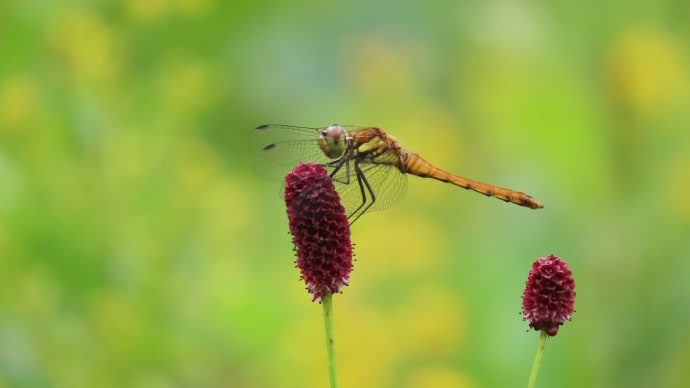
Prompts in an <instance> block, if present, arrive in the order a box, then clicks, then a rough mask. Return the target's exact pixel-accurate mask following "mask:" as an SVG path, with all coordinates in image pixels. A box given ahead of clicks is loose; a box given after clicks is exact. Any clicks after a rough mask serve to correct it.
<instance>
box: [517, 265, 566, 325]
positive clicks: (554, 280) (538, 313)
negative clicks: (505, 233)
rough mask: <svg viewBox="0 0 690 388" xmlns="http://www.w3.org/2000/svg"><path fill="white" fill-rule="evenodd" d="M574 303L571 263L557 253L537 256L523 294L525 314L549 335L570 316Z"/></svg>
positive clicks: (526, 318) (523, 310)
mask: <svg viewBox="0 0 690 388" xmlns="http://www.w3.org/2000/svg"><path fill="white" fill-rule="evenodd" d="M574 304H575V280H573V277H572V272H571V271H570V269H568V263H566V262H565V261H561V260H560V259H559V258H558V257H556V256H554V255H549V257H542V258H539V259H537V260H536V261H535V262H534V264H532V269H531V270H530V272H529V275H528V277H527V282H526V287H525V292H524V293H523V294H522V317H523V319H524V320H526V321H528V322H529V326H530V327H531V328H533V329H534V330H544V331H545V332H546V334H548V335H549V336H555V335H556V334H557V333H558V327H559V326H560V325H562V324H563V323H564V322H565V321H569V320H570V319H571V314H572V313H573V307H574Z"/></svg>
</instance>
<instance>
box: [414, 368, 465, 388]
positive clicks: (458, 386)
mask: <svg viewBox="0 0 690 388" xmlns="http://www.w3.org/2000/svg"><path fill="white" fill-rule="evenodd" d="M475 386H476V385H475V384H473V383H472V381H471V380H470V379H469V378H468V377H467V376H465V375H464V374H462V373H460V372H458V371H456V370H452V369H447V368H434V367H430V368H422V369H418V370H415V371H414V372H413V373H412V375H411V376H410V377H409V378H408V379H407V384H406V385H405V387H408V388H427V387H434V388H472V387H475Z"/></svg>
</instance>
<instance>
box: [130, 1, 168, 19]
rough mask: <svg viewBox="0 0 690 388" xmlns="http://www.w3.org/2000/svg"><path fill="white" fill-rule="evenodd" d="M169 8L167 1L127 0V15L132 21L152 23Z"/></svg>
mask: <svg viewBox="0 0 690 388" xmlns="http://www.w3.org/2000/svg"><path fill="white" fill-rule="evenodd" d="M168 7H169V1H168V0H129V1H127V13H128V14H129V16H130V17H131V18H132V19H134V20H139V21H142V22H152V21H154V20H156V19H159V18H160V17H161V16H163V15H164V14H165V12H166V11H167V9H168Z"/></svg>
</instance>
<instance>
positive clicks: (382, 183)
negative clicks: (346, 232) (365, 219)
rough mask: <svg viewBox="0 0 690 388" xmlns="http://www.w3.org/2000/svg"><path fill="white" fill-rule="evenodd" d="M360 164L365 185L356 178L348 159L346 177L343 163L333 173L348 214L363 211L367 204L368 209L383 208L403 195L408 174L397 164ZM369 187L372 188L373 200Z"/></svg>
mask: <svg viewBox="0 0 690 388" xmlns="http://www.w3.org/2000/svg"><path fill="white" fill-rule="evenodd" d="M359 166H360V169H361V171H362V176H363V177H364V179H365V180H366V183H368V184H369V186H368V187H367V185H366V183H365V182H364V181H362V182H359V181H358V180H357V175H356V174H355V171H354V169H353V166H352V163H350V168H349V181H348V170H347V169H346V166H343V167H341V169H340V170H339V171H338V173H337V174H336V175H335V176H334V177H333V180H334V182H335V185H336V189H337V190H338V193H339V194H340V199H341V202H342V204H343V206H344V207H345V210H346V211H347V214H348V216H350V215H352V214H353V213H354V212H355V211H357V212H361V211H363V210H364V209H365V208H367V206H369V207H368V208H367V209H366V212H367V213H368V212H372V211H377V210H383V209H386V208H388V207H390V206H392V205H393V204H395V203H396V202H398V201H399V200H400V199H401V198H402V197H403V196H404V195H405V192H406V191H407V176H406V175H405V174H403V173H401V172H400V170H399V169H398V168H397V167H395V166H391V165H388V164H376V163H360V165H359ZM347 182H349V184H348V183H347ZM360 185H361V186H360ZM369 188H371V190H372V191H373V195H374V201H373V203H372V197H371V193H370V192H369ZM363 203H364V204H363ZM362 204H363V205H362ZM358 209H359V210H358Z"/></svg>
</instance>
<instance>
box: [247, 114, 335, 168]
mask: <svg viewBox="0 0 690 388" xmlns="http://www.w3.org/2000/svg"><path fill="white" fill-rule="evenodd" d="M320 131H321V128H309V127H295V126H289V125H262V126H260V127H258V128H256V129H255V130H254V133H253V134H252V139H251V147H252V149H254V150H256V152H257V154H256V160H255V162H254V168H255V170H256V172H257V174H258V175H261V176H264V177H268V178H273V179H280V180H282V179H284V177H285V175H286V174H287V173H288V172H290V171H291V170H292V169H293V168H295V167H296V166H297V165H298V164H299V163H300V162H305V163H306V162H315V163H321V164H323V163H327V162H328V161H330V159H328V157H327V156H326V155H325V154H324V153H323V152H322V151H321V149H320V148H319V145H318V143H317V139H318V137H319V134H320Z"/></svg>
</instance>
